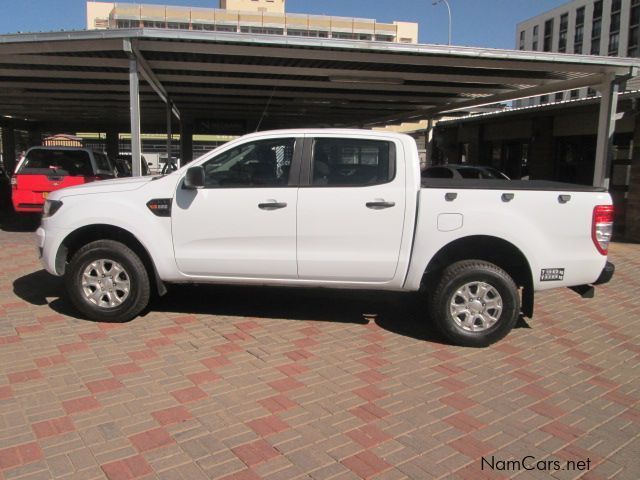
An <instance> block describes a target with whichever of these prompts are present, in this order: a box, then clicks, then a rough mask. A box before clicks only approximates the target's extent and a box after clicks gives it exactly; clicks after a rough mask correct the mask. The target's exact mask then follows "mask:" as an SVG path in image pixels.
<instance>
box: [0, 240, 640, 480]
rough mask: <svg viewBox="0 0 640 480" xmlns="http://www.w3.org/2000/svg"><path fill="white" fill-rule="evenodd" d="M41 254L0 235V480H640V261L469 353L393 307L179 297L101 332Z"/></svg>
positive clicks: (231, 291) (356, 300) (202, 292)
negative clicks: (496, 467) (77, 311)
mask: <svg viewBox="0 0 640 480" xmlns="http://www.w3.org/2000/svg"><path fill="white" fill-rule="evenodd" d="M33 245H34V243H33V240H32V234H31V233H21V232H0V267H1V269H0V270H1V271H0V319H1V320H0V479H1V478H6V479H13V478H21V479H22V478H24V479H27V478H29V479H35V478H65V479H67V478H78V479H83V480H85V479H93V478H105V477H107V478H110V479H132V478H142V477H145V478H146V477H148V478H162V479H189V480H192V479H193V480H197V479H200V478H226V479H237V480H240V479H243V480H251V479H259V478H265V479H270V480H275V479H294V478H304V479H314V480H321V479H330V478H331V479H334V478H335V479H349V478H370V477H374V478H380V479H402V478H412V479H430V478H463V479H480V478H508V477H511V476H515V477H516V478H556V479H569V478H577V477H580V476H581V475H584V477H583V478H585V479H586V478H591V479H596V478H626V479H634V480H635V479H637V478H640V440H639V438H640V407H639V401H640V381H639V376H640V369H639V367H638V365H639V361H638V360H639V359H640V341H639V339H640V334H639V333H638V329H639V327H640V302H639V301H638V300H637V299H636V295H637V294H638V292H640V275H638V271H639V268H640V246H637V245H636V246H631V245H622V244H618V245H614V246H613V248H612V252H613V253H612V258H613V261H614V262H615V263H616V264H617V266H618V273H617V275H616V277H615V281H614V282H613V283H611V284H610V285H607V286H605V287H603V288H600V289H599V292H598V294H597V296H596V298H595V299H593V300H582V299H580V298H578V297H577V296H576V295H575V294H573V293H571V292H569V291H555V292H553V293H547V294H543V295H539V296H538V298H537V302H536V308H537V312H536V316H535V319H534V320H532V321H530V322H528V323H529V326H527V325H526V324H524V323H523V324H522V325H521V326H520V327H521V328H518V329H517V330H514V332H513V333H512V334H511V335H510V336H509V337H508V339H507V340H505V341H503V342H501V343H499V344H498V345H495V346H494V347H491V348H488V349H484V350H472V349H462V348H455V347H451V346H447V345H444V344H442V343H440V341H439V340H438V338H437V337H436V336H435V335H434V334H433V333H432V331H431V329H430V327H429V326H428V324H426V323H425V322H424V321H422V320H421V318H420V315H419V313H418V312H419V311H420V303H419V301H417V300H415V299H411V298H410V297H397V296H387V295H375V296H371V295H365V294H342V293H341V294H337V295H334V294H330V293H326V292H320V293H318V292H315V293H314V292H308V291H298V290H295V291H291V290H281V289H254V288H229V287H215V288H213V287H198V288H186V287H181V288H174V289H173V290H172V292H171V294H170V295H169V296H168V297H165V298H164V299H162V300H160V301H158V302H156V303H155V305H154V307H153V309H152V310H151V311H150V312H149V313H148V314H146V315H145V316H144V317H142V318H138V319H136V320H134V321H132V322H130V323H127V324H123V325H114V324H101V323H93V322H89V321H85V320H81V319H78V318H75V317H74V313H73V311H72V310H71V308H70V307H69V305H68V304H66V303H65V302H64V301H63V300H61V299H60V298H59V296H60V293H61V288H60V283H59V281H58V280H56V279H53V278H52V277H49V276H48V275H46V274H45V273H44V272H43V271H41V269H40V266H39V264H38V263H37V261H36V258H35V252H34V247H33ZM492 455H493V456H494V458H495V459H496V460H508V459H521V458H522V457H523V456H525V455H532V456H534V457H535V458H536V460H542V459H547V460H554V459H555V460H559V461H562V462H564V461H565V460H574V461H579V460H584V461H586V460H587V459H589V461H590V464H589V465H590V467H591V469H590V471H589V472H588V473H587V474H586V475H585V472H576V471H573V472H569V471H557V472H535V471H534V472H525V471H520V472H513V471H511V472H505V471H501V472H500V471H493V472H491V471H488V470H487V469H486V468H485V470H484V471H482V470H481V469H480V467H481V461H480V457H481V456H485V457H487V458H490V457H491V456H492ZM563 464H564V463H563Z"/></svg>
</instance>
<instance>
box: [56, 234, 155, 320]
mask: <svg viewBox="0 0 640 480" xmlns="http://www.w3.org/2000/svg"><path fill="white" fill-rule="evenodd" d="M65 287H66V289H67V293H68V295H69V298H70V299H71V301H72V303H73V304H74V306H75V307H76V308H77V309H78V310H79V311H80V312H82V313H83V314H84V315H86V316H87V317H88V318H90V319H92V320H99V321H106V322H125V321H127V320H131V319H132V318H134V317H135V316H136V315H138V314H139V313H140V312H141V311H142V310H144V308H145V307H146V306H147V305H148V303H149V297H150V290H151V289H150V284H149V275H148V273H147V270H146V269H145V267H144V264H143V263H142V261H141V260H140V258H139V257H138V255H137V254H136V253H135V252H134V251H133V250H131V249H130V248H129V247H127V246H126V245H124V244H122V243H120V242H116V241H114V240H98V241H95V242H91V243H89V244H87V245H85V246H84V247H82V248H81V249H80V250H78V251H77V252H76V254H75V255H74V256H73V258H72V259H71V262H70V263H69V265H68V267H67V270H66V273H65Z"/></svg>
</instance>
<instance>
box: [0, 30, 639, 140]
mask: <svg viewBox="0 0 640 480" xmlns="http://www.w3.org/2000/svg"><path fill="white" fill-rule="evenodd" d="M639 66H640V63H639V62H638V60H636V59H628V58H617V57H595V56H583V55H568V54H557V53H542V52H524V51H514V50H495V49H482V48H469V47H451V46H436V45H420V44H418V45H413V44H396V43H387V42H366V41H352V40H337V39H317V38H300V37H287V36H276V35H253V34H237V33H220V32H204V33H203V32H196V31H182V30H167V29H145V28H142V29H130V30H129V29H122V30H92V31H77V32H52V33H35V34H14V35H3V36H0V116H5V117H13V118H18V119H26V120H32V121H37V122H40V123H41V124H42V125H44V126H46V128H49V129H54V128H55V129H57V130H58V131H64V130H73V129H78V128H79V129H82V130H85V131H86V130H88V129H97V130H99V129H105V128H107V127H109V128H117V129H119V130H120V131H132V133H133V134H135V131H136V128H137V127H138V125H140V122H141V123H142V128H143V129H144V130H145V131H162V129H163V128H164V125H165V124H166V121H167V107H166V105H169V106H170V108H171V111H172V113H173V115H174V116H175V117H180V118H181V119H182V122H183V123H184V122H188V123H190V124H192V125H193V127H194V128H195V131H197V132H198V131H200V132H201V133H243V132H245V131H254V130H256V129H257V128H260V129H266V128H288V127H294V126H296V127H297V126H305V127H318V126H332V127H337V126H371V125H384V124H389V123H399V122H402V121H406V120H416V119H422V118H434V117H437V116H438V115H439V114H442V113H445V112H452V111H457V110H465V109H469V108H473V107H476V106H482V105H488V104H493V103H498V102H505V101H509V100H513V99H517V98H524V97H528V96H535V95H541V94H549V93H553V92H557V91H562V90H569V89H575V88H580V87H586V86H593V87H595V88H597V89H599V90H602V89H605V90H606V89H609V88H610V87H611V88H615V85H617V84H618V82H619V81H622V80H624V79H626V78H628V77H630V76H633V75H636V74H637V69H638V67H639ZM139 77H140V78H139ZM138 91H139V95H138ZM611 98H613V97H612V96H611V95H609V96H607V95H603V105H604V104H605V103H606V102H607V101H609V100H611ZM138 102H140V104H141V108H140V109H139V108H138V106H137V104H138ZM610 103H612V102H611V101H609V104H610ZM609 110H610V108H609ZM0 118H1V117H0ZM604 118H605V121H606V119H607V118H608V117H606V116H605V117H604ZM5 120H6V118H5ZM136 124H137V125H136ZM224 129H227V131H226V132H224V131H223V130H224ZM605 134H606V132H605ZM134 137H135V135H134Z"/></svg>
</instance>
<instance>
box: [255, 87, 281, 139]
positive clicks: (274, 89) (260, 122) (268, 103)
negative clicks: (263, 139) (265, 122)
mask: <svg viewBox="0 0 640 480" xmlns="http://www.w3.org/2000/svg"><path fill="white" fill-rule="evenodd" d="M274 93H276V86H275V85H274V87H273V90H272V91H271V96H270V97H269V101H268V102H267V104H266V105H265V106H264V111H263V112H262V115H261V116H260V120H259V121H258V125H257V126H256V129H255V131H256V132H257V131H258V130H260V125H262V119H264V116H265V115H266V114H267V110H268V109H269V105H271V100H272V99H273V94H274Z"/></svg>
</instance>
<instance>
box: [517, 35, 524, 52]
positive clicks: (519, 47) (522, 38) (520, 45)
mask: <svg viewBox="0 0 640 480" xmlns="http://www.w3.org/2000/svg"><path fill="white" fill-rule="evenodd" d="M518 49H520V50H524V30H522V31H521V32H520V43H519V45H518Z"/></svg>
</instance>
